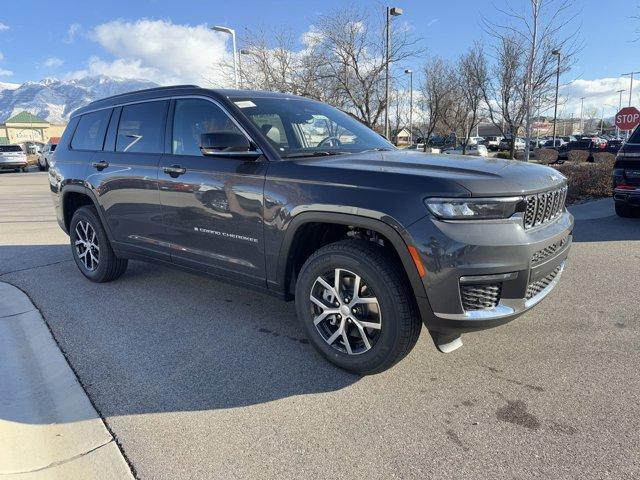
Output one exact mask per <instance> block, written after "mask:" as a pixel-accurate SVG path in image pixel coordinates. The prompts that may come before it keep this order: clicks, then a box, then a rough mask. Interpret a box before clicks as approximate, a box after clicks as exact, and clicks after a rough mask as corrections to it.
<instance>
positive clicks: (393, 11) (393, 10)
mask: <svg viewBox="0 0 640 480" xmlns="http://www.w3.org/2000/svg"><path fill="white" fill-rule="evenodd" d="M400 15H402V9H401V8H398V7H387V19H386V22H385V66H384V74H385V75H384V136H385V137H387V140H388V139H389V138H390V137H391V134H390V132H389V61H390V57H391V52H390V50H389V49H390V44H391V17H398V16H400Z"/></svg>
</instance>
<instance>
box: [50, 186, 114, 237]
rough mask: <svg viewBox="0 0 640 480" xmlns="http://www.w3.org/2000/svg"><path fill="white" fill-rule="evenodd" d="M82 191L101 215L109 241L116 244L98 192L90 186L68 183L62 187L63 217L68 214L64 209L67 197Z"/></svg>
mask: <svg viewBox="0 0 640 480" xmlns="http://www.w3.org/2000/svg"><path fill="white" fill-rule="evenodd" d="M71 192H74V193H81V194H83V195H86V196H87V197H89V199H90V200H91V202H92V203H93V206H94V207H95V209H96V211H97V212H98V216H99V217H100V221H101V222H102V226H103V227H104V230H105V232H106V234H107V238H108V239H109V242H110V243H111V245H112V246H113V245H115V244H114V241H113V234H112V233H111V229H110V228H109V224H108V223H107V219H106V217H105V215H104V211H103V210H102V207H101V206H100V203H99V202H98V198H97V197H96V194H95V193H93V191H92V190H91V189H90V188H87V187H85V186H83V185H66V186H64V188H63V189H62V205H61V208H62V213H63V218H64V215H66V212H65V211H64V208H65V207H64V206H65V197H66V196H67V195H68V194H69V193H71ZM67 230H68V229H67ZM66 233H67V234H68V233H69V232H68V231H67V232H66Z"/></svg>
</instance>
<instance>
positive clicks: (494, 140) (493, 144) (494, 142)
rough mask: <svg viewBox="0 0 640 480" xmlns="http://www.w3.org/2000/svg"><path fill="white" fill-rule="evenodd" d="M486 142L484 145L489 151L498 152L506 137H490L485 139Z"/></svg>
mask: <svg viewBox="0 0 640 480" xmlns="http://www.w3.org/2000/svg"><path fill="white" fill-rule="evenodd" d="M484 140H485V142H484V144H485V145H486V147H487V148H488V149H489V150H498V147H499V146H500V142H501V141H502V140H504V137H502V136H489V137H484Z"/></svg>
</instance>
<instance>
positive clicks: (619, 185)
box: [613, 127, 640, 217]
mask: <svg viewBox="0 0 640 480" xmlns="http://www.w3.org/2000/svg"><path fill="white" fill-rule="evenodd" d="M613 200H614V201H615V206H616V213H617V214H618V216H620V217H640V127H636V129H635V131H634V132H633V133H632V134H631V136H630V137H629V140H628V141H627V142H626V143H625V144H624V145H623V146H622V148H620V150H619V151H618V155H617V156H616V163H615V165H614V167H613Z"/></svg>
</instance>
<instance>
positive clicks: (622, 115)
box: [616, 107, 640, 130]
mask: <svg viewBox="0 0 640 480" xmlns="http://www.w3.org/2000/svg"><path fill="white" fill-rule="evenodd" d="M639 123H640V111H639V110H638V109H637V108H636V107H625V108H623V109H622V110H620V111H619V112H618V113H617V114H616V127H618V128H619V129H620V130H633V129H634V128H636V126H637V125H638V124H639Z"/></svg>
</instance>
